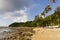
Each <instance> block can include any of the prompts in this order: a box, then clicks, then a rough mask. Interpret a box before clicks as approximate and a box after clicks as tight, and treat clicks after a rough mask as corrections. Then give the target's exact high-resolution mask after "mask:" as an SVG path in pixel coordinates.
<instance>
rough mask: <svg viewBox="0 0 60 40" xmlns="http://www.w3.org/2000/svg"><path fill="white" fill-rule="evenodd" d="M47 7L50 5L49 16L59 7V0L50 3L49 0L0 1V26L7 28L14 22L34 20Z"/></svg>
mask: <svg viewBox="0 0 60 40" xmlns="http://www.w3.org/2000/svg"><path fill="white" fill-rule="evenodd" d="M47 5H51V7H52V10H51V11H50V12H49V13H48V14H47V15H50V14H52V13H53V12H54V10H55V9H56V8H57V7H58V6H60V0H56V2H55V3H51V2H50V1H49V0H0V26H8V25H10V24H11V23H14V22H26V21H31V20H34V17H35V16H36V15H40V14H41V13H42V12H43V11H44V8H45V7H46V6H47Z"/></svg>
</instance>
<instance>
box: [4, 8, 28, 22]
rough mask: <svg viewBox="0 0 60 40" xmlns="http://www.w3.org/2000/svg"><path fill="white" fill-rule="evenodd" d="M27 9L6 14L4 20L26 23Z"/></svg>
mask: <svg viewBox="0 0 60 40" xmlns="http://www.w3.org/2000/svg"><path fill="white" fill-rule="evenodd" d="M26 11H27V9H24V10H17V11H14V12H6V13H5V14H4V15H3V16H4V17H3V18H4V19H10V20H12V21H13V22H26V21H28V15H27V14H28V13H27V12H26Z"/></svg>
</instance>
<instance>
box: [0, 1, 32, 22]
mask: <svg viewBox="0 0 60 40" xmlns="http://www.w3.org/2000/svg"><path fill="white" fill-rule="evenodd" d="M31 3H32V0H0V16H1V17H2V18H3V19H10V20H12V21H13V22H26V21H27V20H28V13H27V8H28V7H29V6H31V5H30V4H31Z"/></svg>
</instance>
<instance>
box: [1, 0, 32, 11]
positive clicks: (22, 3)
mask: <svg viewBox="0 0 60 40" xmlns="http://www.w3.org/2000/svg"><path fill="white" fill-rule="evenodd" d="M30 4H31V0H0V10H2V11H15V10H20V9H24V7H28V6H30Z"/></svg>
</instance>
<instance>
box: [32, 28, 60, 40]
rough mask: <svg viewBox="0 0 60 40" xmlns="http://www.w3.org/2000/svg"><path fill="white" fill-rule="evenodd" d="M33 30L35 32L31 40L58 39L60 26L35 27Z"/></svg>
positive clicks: (59, 37)
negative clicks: (54, 27)
mask: <svg viewBox="0 0 60 40" xmlns="http://www.w3.org/2000/svg"><path fill="white" fill-rule="evenodd" d="M33 30H34V31H35V34H34V35H33V36H32V40H60V28H58V29H47V28H35V29H33Z"/></svg>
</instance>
